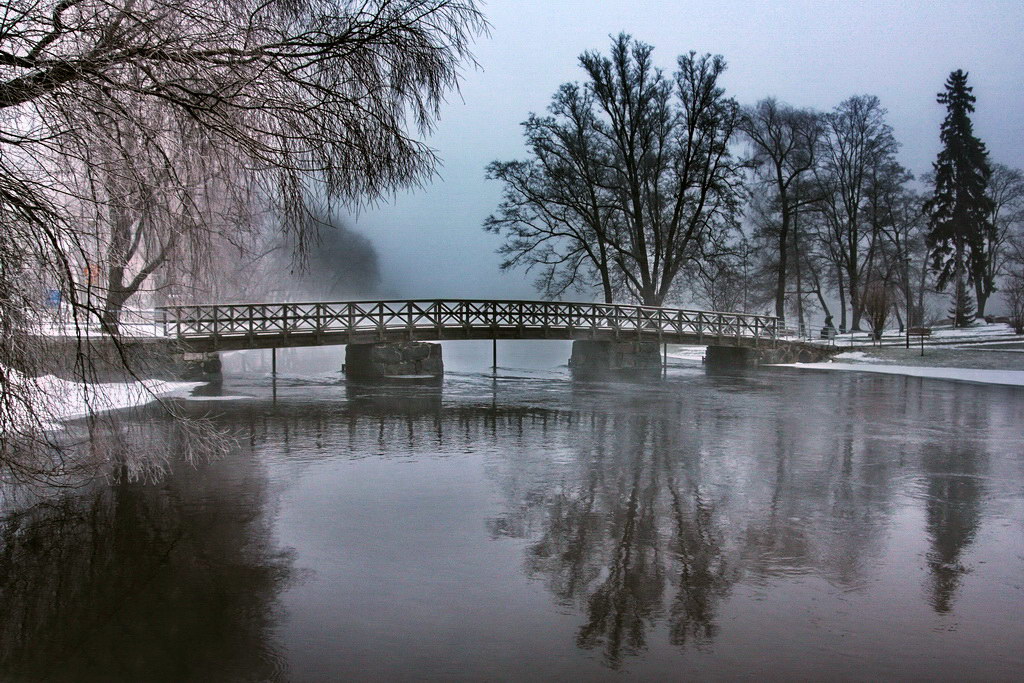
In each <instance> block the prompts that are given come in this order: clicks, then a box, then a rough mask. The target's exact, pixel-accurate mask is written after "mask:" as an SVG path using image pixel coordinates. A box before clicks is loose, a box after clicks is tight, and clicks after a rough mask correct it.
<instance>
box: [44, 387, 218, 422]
mask: <svg viewBox="0 0 1024 683" xmlns="http://www.w3.org/2000/svg"><path fill="white" fill-rule="evenodd" d="M35 383H36V388H37V390H38V391H39V398H40V401H39V405H40V406H41V408H42V411H43V412H44V414H45V416H46V424H47V426H48V427H49V428H51V429H60V428H62V423H63V422H65V421H67V420H73V419H76V418H81V417H85V416H86V415H88V414H89V413H90V412H92V413H94V414H95V413H103V412H109V411H113V410H123V409H125V408H134V407H138V406H143V405H146V404H148V403H151V402H153V401H155V400H157V399H158V398H164V397H173V396H185V395H187V394H188V393H189V392H191V391H192V390H193V389H195V388H196V387H198V386H200V385H201V384H202V382H171V381H165V380H158V379H146V380H140V381H135V382H109V383H97V384H86V383H81V382H71V381H68V380H65V379H61V378H59V377H54V376H52V375H45V376H42V377H39V378H37V379H36V380H35Z"/></svg>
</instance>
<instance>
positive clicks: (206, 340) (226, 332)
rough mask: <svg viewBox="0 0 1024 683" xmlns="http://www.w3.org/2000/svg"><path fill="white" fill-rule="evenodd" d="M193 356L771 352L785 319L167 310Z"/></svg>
mask: <svg viewBox="0 0 1024 683" xmlns="http://www.w3.org/2000/svg"><path fill="white" fill-rule="evenodd" d="M159 310H161V311H162V312H163V316H164V320H163V325H164V333H165V335H166V336H168V337H172V338H177V339H178V340H179V341H180V342H181V343H182V344H183V345H184V346H185V347H186V348H188V349H189V350H192V351H229V350H237V349H250V348H270V347H287V346H323V345H331V344H356V343H372V342H388V341H436V340H447V339H602V340H619V341H656V342H664V343H670V344H722V345H732V346H759V345H763V344H769V345H773V344H775V343H776V339H777V336H778V319H777V318H775V317H774V316H766V315H753V314H748V313H720V312H714V311H696V310H686V309H675V308H657V307H652V306H633V305H623V304H598V303H571V302H560V301H485V300H481V301H474V300H456V299H432V300H395V301H340V302H311V303H252V304H210V305H189V306H165V307H161V308H160V309H159Z"/></svg>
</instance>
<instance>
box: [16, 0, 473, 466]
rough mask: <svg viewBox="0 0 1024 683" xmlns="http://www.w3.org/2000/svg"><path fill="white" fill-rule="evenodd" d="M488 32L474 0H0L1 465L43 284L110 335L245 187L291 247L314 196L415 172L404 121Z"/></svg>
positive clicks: (423, 170) (422, 127)
mask: <svg viewBox="0 0 1024 683" xmlns="http://www.w3.org/2000/svg"><path fill="white" fill-rule="evenodd" d="M485 28H486V24H485V22H484V20H483V18H482V15H481V14H480V12H479V10H478V9H477V6H476V4H475V3H474V1H473V0H456V1H452V0H360V1H353V0H232V1H230V2H208V1H206V0H151V1H147V2H141V3H140V2H135V1H134V0H11V1H10V2H7V3H5V6H4V11H3V12H2V13H0V224H2V225H3V230H0V264H2V266H0V326H2V327H3V335H2V337H0V389H2V390H0V465H18V463H19V462H20V458H21V456H20V454H19V452H16V448H20V446H18V445H17V444H23V443H25V442H26V441H32V440H33V439H38V438H40V436H41V434H43V432H44V431H45V430H44V425H45V411H40V410H38V405H37V404H36V403H34V402H33V397H34V396H37V395H38V392H34V391H33V382H32V380H31V376H33V375H35V374H39V372H41V371H42V369H41V368H40V367H39V362H38V360H39V344H38V343H37V341H36V340H37V338H36V337H34V336H33V334H32V333H33V332H36V331H38V326H39V325H40V324H42V323H43V322H44V316H43V315H42V310H41V309H42V301H41V297H40V294H39V292H40V291H41V290H42V288H43V287H44V286H45V287H47V288H53V289H57V290H59V291H60V292H61V293H62V294H63V301H64V302H65V304H66V305H67V306H69V307H70V311H71V315H72V316H73V318H74V322H75V323H76V324H78V325H81V324H83V323H85V322H87V321H88V322H93V321H95V320H96V319H97V318H100V319H102V320H103V322H104V325H105V328H106V330H107V331H108V332H110V333H112V338H113V339H114V340H115V341H116V340H117V333H118V326H117V319H118V314H119V311H120V307H121V306H122V305H123V303H124V301H125V300H126V299H127V297H128V296H130V295H131V292H132V291H134V290H135V289H136V287H135V285H136V284H139V285H141V280H144V279H145V278H146V277H148V276H149V273H150V272H151V271H149V268H155V267H158V266H159V263H160V262H163V261H166V260H167V259H168V258H169V257H170V254H172V253H173V254H175V255H176V257H180V256H181V255H182V253H183V252H184V250H186V248H192V249H193V250H196V249H198V250H202V248H203V244H204V241H205V237H206V235H207V234H208V231H209V230H211V229H214V230H221V229H224V230H226V231H228V232H231V230H232V229H238V228H240V227H241V226H244V225H245V224H246V221H245V220H240V221H232V220H231V217H235V216H242V217H243V218H245V216H246V214H247V213H248V211H249V206H248V202H250V201H253V202H256V203H257V205H258V206H259V207H261V208H266V209H269V210H271V211H272V213H273V215H274V218H275V221H276V223H277V225H278V227H279V228H280V229H282V230H284V231H286V232H290V233H291V234H292V235H295V236H297V238H298V242H299V243H300V245H301V243H303V242H304V240H305V239H306V238H307V237H309V236H310V234H309V232H308V231H306V227H307V226H308V225H309V221H308V219H309V217H310V215H311V214H312V213H313V209H314V208H317V205H318V204H322V203H326V204H358V203H361V202H364V201H366V200H368V199H374V198H377V197H379V196H381V195H382V194H386V193H389V192H392V191H394V190H395V189H397V188H399V187H404V186H408V185H410V184H415V183H416V182H419V181H422V180H423V179H425V178H427V177H429V175H430V174H431V173H432V170H433V167H434V162H435V158H434V153H433V152H432V150H431V149H430V148H429V147H428V146H427V145H426V144H425V143H424V142H423V141H422V140H421V139H420V136H421V134H424V133H426V132H427V131H428V130H429V129H430V128H431V127H432V124H433V123H434V121H435V120H436V118H437V115H438V113H439V107H440V104H441V102H442V100H443V98H444V97H445V95H446V94H447V93H448V92H450V91H451V90H452V89H453V88H454V87H456V85H457V83H458V79H459V70H460V67H461V65H462V63H463V62H464V61H466V60H467V59H471V57H470V55H469V52H468V50H469V46H470V44H471V42H472V40H473V39H474V37H475V36H476V35H478V34H479V33H480V32H481V31H483V30H485ZM211 216H213V217H215V218H216V221H215V222H214V224H213V226H212V227H211V222H210V220H209V218H210V217H211ZM97 255H100V256H102V257H103V258H104V259H105V261H106V263H104V264H103V265H104V266H106V269H107V277H106V278H105V282H106V284H105V285H104V284H102V282H103V281H104V278H102V277H101V275H102V272H101V271H102V268H101V266H100V264H97V263H96V262H95V261H94V259H96V258H97ZM83 271H84V272H85V273H88V276H87V277H84V278H83V275H82V274H83ZM94 273H96V274H95V275H94ZM96 290H98V291H96ZM82 348H83V349H84V353H85V354H86V355H88V353H89V350H90V347H89V346H88V344H87V343H84V344H83V347H82ZM85 360H86V361H87V360H88V358H85ZM86 364H87V363H79V364H78V367H79V368H80V369H81V368H84V367H85V366H86ZM22 464H23V461H22Z"/></svg>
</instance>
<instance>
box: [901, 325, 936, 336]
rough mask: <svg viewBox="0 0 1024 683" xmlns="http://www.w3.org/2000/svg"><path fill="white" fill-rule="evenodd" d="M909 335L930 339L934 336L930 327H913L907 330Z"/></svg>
mask: <svg viewBox="0 0 1024 683" xmlns="http://www.w3.org/2000/svg"><path fill="white" fill-rule="evenodd" d="M907 334H909V335H910V336H911V337H930V336H932V328H930V327H911V328H910V329H909V330H907Z"/></svg>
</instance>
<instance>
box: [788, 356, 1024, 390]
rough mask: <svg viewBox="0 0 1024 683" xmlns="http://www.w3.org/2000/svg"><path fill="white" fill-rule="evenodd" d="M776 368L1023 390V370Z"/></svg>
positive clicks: (821, 365)
mask: <svg viewBox="0 0 1024 683" xmlns="http://www.w3.org/2000/svg"><path fill="white" fill-rule="evenodd" d="M780 367H794V368H801V369H804V370H846V371H850V370H852V371H856V372H872V373H877V374H883V375H904V376H907V377H925V378H928V379H945V380H953V381H957V382H976V383H981V384H1000V385H1005V386H1017V387H1024V370H986V369H981V368H952V367H929V366H920V365H918V366H914V365H881V364H876V363H836V362H831V363H792V364H790V365H786V366H780Z"/></svg>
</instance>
